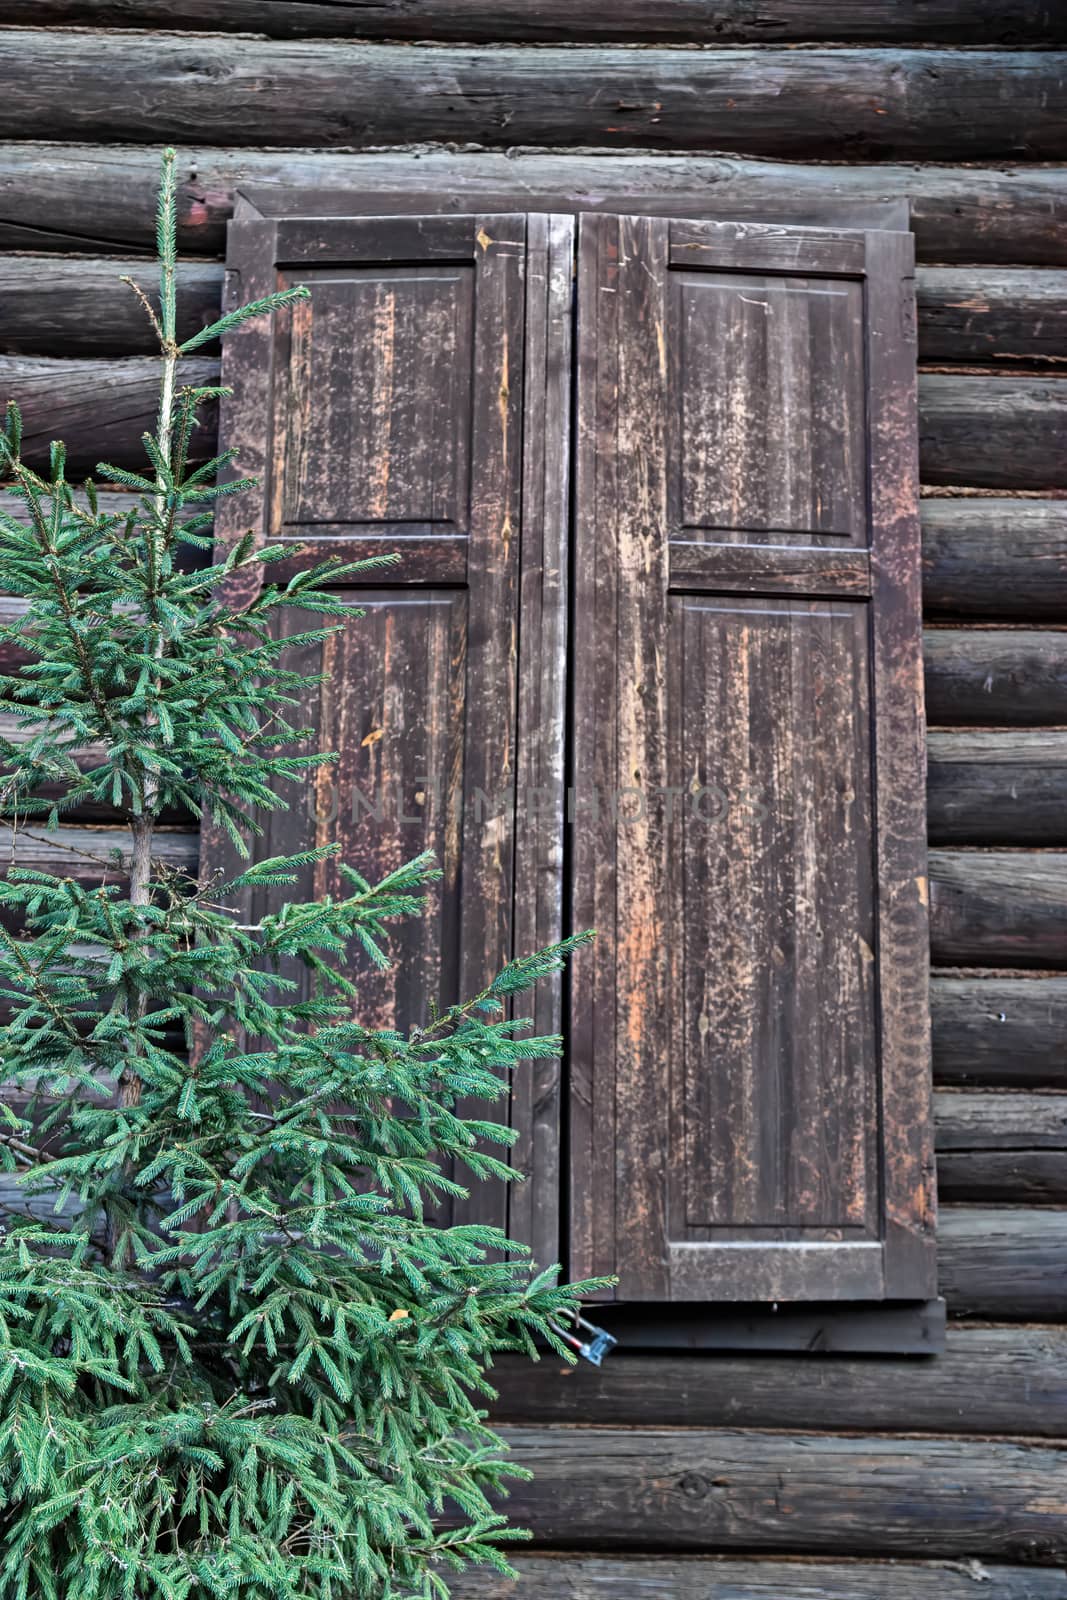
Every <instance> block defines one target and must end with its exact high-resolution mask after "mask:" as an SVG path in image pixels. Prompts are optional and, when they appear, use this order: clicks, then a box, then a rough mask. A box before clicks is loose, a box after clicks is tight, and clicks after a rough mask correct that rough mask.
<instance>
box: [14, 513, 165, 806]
mask: <svg viewBox="0 0 1067 1600" xmlns="http://www.w3.org/2000/svg"><path fill="white" fill-rule="evenodd" d="M101 498H103V497H101ZM10 604H11V602H10V601H8V605H7V606H3V605H2V604H0V618H2V619H3V620H4V621H6V620H8V617H9V616H10V615H11V612H10V610H9V609H8V607H10ZM14 664H15V662H14V651H11V650H10V649H5V648H3V647H0V671H3V670H6V669H7V668H10V667H11V666H13V665H14ZM31 731H32V733H36V732H37V731H38V730H37V729H32V730H31V727H30V724H28V723H27V722H26V721H25V719H24V718H22V717H16V716H14V715H13V714H12V713H10V712H6V711H4V712H0V738H2V739H8V740H10V741H11V743H12V744H25V743H26V742H27V741H28V740H29V739H30V737H31ZM105 758H106V752H105V750H104V747H103V745H87V746H86V747H85V748H84V749H83V750H79V751H77V752H76V759H77V762H78V766H79V767H80V768H81V770H82V771H86V770H88V769H92V768H99V767H101V766H102V765H103V764H104V761H105ZM68 792H69V791H68V788H67V785H66V784H64V783H43V784H41V785H40V786H39V787H38V788H37V789H35V790H34V795H35V796H36V798H38V799H41V800H60V799H62V798H63V796H64V795H65V794H67V793H68ZM19 810H20V814H21V815H23V816H25V811H24V808H23V803H22V802H21V801H20V804H19ZM0 815H2V816H6V817H8V818H10V816H11V809H10V808H8V809H7V810H6V811H0ZM62 816H63V821H64V823H68V824H69V823H72V822H89V823H101V822H103V823H110V824H111V825H112V826H113V827H118V826H122V825H123V823H124V821H125V818H124V817H123V815H122V814H121V813H120V812H119V811H118V810H117V809H116V808H115V807H114V806H112V805H109V804H107V803H106V802H105V801H102V800H93V799H84V800H81V801H79V803H78V804H77V805H76V806H70V807H67V808H66V809H64V811H63V813H62ZM44 820H46V818H44V817H43V816H42V818H41V821H42V822H43V821H44ZM160 822H161V823H163V824H164V825H170V824H178V825H183V824H184V825H185V826H195V819H194V817H193V814H192V813H191V812H190V811H186V810H181V809H179V808H177V807H169V806H168V807H166V808H165V809H164V810H162V811H161V812H160ZM31 826H32V821H31ZM38 831H40V829H39V828H38Z"/></svg>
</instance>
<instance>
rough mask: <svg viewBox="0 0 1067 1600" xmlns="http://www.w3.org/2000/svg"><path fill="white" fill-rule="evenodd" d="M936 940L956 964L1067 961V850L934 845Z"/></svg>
mask: <svg viewBox="0 0 1067 1600" xmlns="http://www.w3.org/2000/svg"><path fill="white" fill-rule="evenodd" d="M930 887H931V893H930V947H931V955H932V957H933V960H934V963H935V964H936V965H940V966H952V967H968V966H973V967H1045V968H1058V969H1062V968H1064V967H1067V853H1063V852H1057V851H1046V850H1042V851H1031V850H1015V851H1011V850H1006V851H995V850H972V851H968V850H959V851H956V850H933V851H931V852H930Z"/></svg>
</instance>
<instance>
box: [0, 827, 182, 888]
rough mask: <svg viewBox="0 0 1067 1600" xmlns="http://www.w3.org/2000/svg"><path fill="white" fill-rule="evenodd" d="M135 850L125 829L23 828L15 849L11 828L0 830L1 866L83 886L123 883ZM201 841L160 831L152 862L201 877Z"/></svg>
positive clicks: (179, 831)
mask: <svg viewBox="0 0 1067 1600" xmlns="http://www.w3.org/2000/svg"><path fill="white" fill-rule="evenodd" d="M130 849H131V845H130V836H129V834H128V833H127V831H126V829H125V828H106V827H84V828H67V827H61V828H59V829H58V830H57V831H56V832H54V833H49V832H47V831H46V830H45V828H44V827H43V826H41V827H35V826H33V825H32V824H27V825H25V826H21V827H20V828H19V829H18V831H17V834H16V837H15V840H14V845H13V844H12V834H11V829H10V828H9V827H7V826H3V825H0V861H2V862H4V863H12V864H14V865H17V866H20V867H25V868H27V869H28V870H30V871H33V872H50V873H53V874H54V875H55V876H56V877H59V878H67V877H69V878H74V879H75V880H76V881H77V882H79V883H88V884H97V883H100V882H102V881H105V880H106V881H107V882H110V883H116V882H121V880H122V879H123V878H124V877H125V872H126V865H127V863H128V860H129V853H130ZM198 854H199V841H198V839H197V835H196V833H195V831H193V830H191V829H187V828H185V829H182V828H159V829H157V830H156V833H155V836H154V839H153V843H152V859H153V861H155V862H157V863H158V864H159V866H160V867H162V868H167V869H170V870H171V871H176V872H177V871H181V872H187V873H192V874H194V875H195V873H196V864H197V857H198Z"/></svg>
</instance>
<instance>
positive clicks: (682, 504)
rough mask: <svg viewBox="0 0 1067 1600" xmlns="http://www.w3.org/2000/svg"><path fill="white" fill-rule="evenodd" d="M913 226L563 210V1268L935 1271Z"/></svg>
mask: <svg viewBox="0 0 1067 1600" xmlns="http://www.w3.org/2000/svg"><path fill="white" fill-rule="evenodd" d="M911 261H912V257H911V240H910V237H909V236H907V235H899V234H888V233H860V232H856V233H849V232H847V231H829V230H827V231H816V230H810V229H802V228H794V227H757V226H753V225H745V224H737V223H730V224H721V223H687V222H680V221H673V220H672V221H667V220H659V219H655V218H626V217H612V216H603V215H601V216H586V217H583V218H582V222H581V231H580V243H579V295H578V305H579V320H578V388H577V394H578V402H577V404H578V454H577V463H576V471H577V500H576V508H577V509H576V523H575V529H574V538H575V559H576V568H575V572H576V578H575V610H576V617H577V619H578V620H577V627H576V639H575V658H574V674H573V685H572V707H573V726H574V773H573V782H574V791H575V792H574V798H573V802H572V810H573V812H574V815H575V837H574V850H573V884H572V892H573V915H574V920H575V923H576V925H584V924H588V925H592V926H595V927H596V928H597V929H598V932H599V939H598V942H597V946H596V948H595V951H594V953H593V955H592V957H590V958H585V959H584V962H583V969H582V970H583V972H584V974H585V981H580V982H576V983H575V984H574V987H573V995H572V1002H571V1016H570V1025H571V1049H572V1059H571V1111H570V1135H571V1137H570V1149H571V1190H570V1210H571V1217H572V1263H571V1264H572V1268H573V1270H574V1271H576V1272H577V1273H579V1274H585V1273H587V1272H588V1273H594V1272H595V1273H600V1272H616V1273H618V1275H619V1279H620V1284H619V1289H618V1296H619V1298H620V1299H622V1300H701V1301H708V1302H714V1301H767V1300H778V1301H788V1300H829V1299H849V1300H860V1299H874V1300H884V1299H908V1298H916V1299H919V1298H926V1297H928V1296H929V1295H931V1294H932V1293H933V1292H934V1266H933V1193H932V1159H931V1141H930V1130H929V1056H928V1043H927V1008H926V982H927V977H926V966H927V936H926V877H925V872H926V868H925V844H924V810H923V807H924V785H923V777H924V773H923V735H922V727H923V718H922V710H923V708H922V698H921V658H920V630H919V618H920V607H919V536H918V518H917V492H916V463H915V450H916V436H917V434H916V427H915V398H914V387H915V383H914V370H915V361H914V345H913V285H912V265H911Z"/></svg>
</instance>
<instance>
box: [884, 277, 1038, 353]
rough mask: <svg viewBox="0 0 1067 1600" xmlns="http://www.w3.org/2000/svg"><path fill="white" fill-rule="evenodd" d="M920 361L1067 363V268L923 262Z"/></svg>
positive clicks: (918, 282)
mask: <svg viewBox="0 0 1067 1600" xmlns="http://www.w3.org/2000/svg"><path fill="white" fill-rule="evenodd" d="M916 290H917V294H918V302H919V359H920V360H921V361H931V362H947V361H964V362H967V363H968V364H970V365H972V366H977V365H978V364H980V363H984V362H987V361H988V362H994V363H996V364H997V365H1004V366H1010V365H1013V364H1015V365H1018V364H1030V363H1033V362H1041V361H1050V362H1061V363H1062V362H1064V361H1067V272H1024V271H1012V272H1003V271H1000V272H998V271H995V270H993V271H990V270H985V269H979V268H976V267H955V268H952V267H948V268H946V267H920V268H919V271H918V273H917V274H916Z"/></svg>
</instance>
